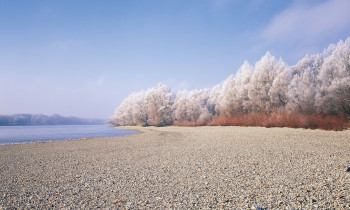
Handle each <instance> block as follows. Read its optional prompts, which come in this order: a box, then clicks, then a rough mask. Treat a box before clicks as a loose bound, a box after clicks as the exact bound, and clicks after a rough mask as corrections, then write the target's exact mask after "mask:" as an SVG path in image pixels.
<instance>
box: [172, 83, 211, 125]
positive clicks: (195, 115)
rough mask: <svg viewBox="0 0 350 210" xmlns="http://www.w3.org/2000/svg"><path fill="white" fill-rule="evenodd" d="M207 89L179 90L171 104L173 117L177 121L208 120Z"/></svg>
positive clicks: (202, 122) (201, 122) (201, 121)
mask: <svg viewBox="0 0 350 210" xmlns="http://www.w3.org/2000/svg"><path fill="white" fill-rule="evenodd" d="M209 94H210V91H209V90H208V89H202V90H193V91H187V90H183V91H179V92H178V94H177V97H176V99H175V102H174V105H173V112H174V118H175V120H176V121H177V122H179V123H187V122H193V123H199V124H205V123H207V122H209V120H210V117H211V115H210V113H209V111H208V106H207V105H208V99H209Z"/></svg>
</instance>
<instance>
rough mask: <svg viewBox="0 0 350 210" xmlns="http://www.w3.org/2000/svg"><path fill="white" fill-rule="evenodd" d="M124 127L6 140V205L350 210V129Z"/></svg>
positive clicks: (1, 156) (0, 161) (0, 202)
mask: <svg viewBox="0 0 350 210" xmlns="http://www.w3.org/2000/svg"><path fill="white" fill-rule="evenodd" d="M122 128H132V129H137V130H139V131H141V132H142V133H140V134H136V135H133V136H125V137H112V138H96V139H86V140H74V141H62V142H47V143H35V144H22V145H4V146H0V178H1V179H0V195H1V197H0V208H1V207H2V208H6V207H19V208H31V207H35V208H50V207H51V208H52V207H53V208H65V207H75V208H88V207H91V208H97V207H102V208H115V207H120V208H155V207H162V208H189V207H195V208H200V207H201V208H206V207H214V208H219V207H228V208H232V207H237V208H250V207H252V206H253V205H257V206H259V207H262V208H265V207H266V208H286V207H299V208H310V207H322V208H323V207H324V208H328V207H329V208H346V207H347V208H349V207H350V195H349V194H348V192H349V190H350V184H349V180H350V172H346V171H345V168H344V165H350V150H349V148H350V130H345V131H340V132H334V131H321V130H304V129H289V128H260V127H162V128H155V127H146V128H142V127H122Z"/></svg>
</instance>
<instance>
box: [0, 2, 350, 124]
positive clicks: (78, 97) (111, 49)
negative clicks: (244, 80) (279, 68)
mask: <svg viewBox="0 0 350 210" xmlns="http://www.w3.org/2000/svg"><path fill="white" fill-rule="evenodd" d="M349 10H350V1H348V0H289V1H288V0H284V1H280V0H128V1H124V0H113V1H112V0H111V1H107V0H101V1H95V0H75V1H71V0H50V1H48V0H31V1H27V0H13V1H12V0H0V85H1V87H0V114H16V113H31V114H39V113H42V114H47V115H51V114H61V115H64V116H77V117H85V118H104V119H106V118H108V117H110V116H112V115H113V113H114V110H115V109H116V108H117V107H118V106H119V105H120V104H121V102H122V101H123V99H124V98H126V97H127V96H128V95H129V94H130V93H132V92H137V91H140V90H146V89H148V88H151V87H154V86H157V84H158V83H163V84H166V85H168V87H170V88H171V89H172V90H173V91H174V92H177V91H179V90H182V89H188V90H193V89H199V88H211V87H212V86H214V85H216V84H218V83H220V82H221V81H223V80H224V79H226V78H227V77H228V76H229V75H231V74H235V73H236V71H237V70H238V68H239V67H240V66H241V65H242V64H243V62H244V61H245V60H247V61H248V62H249V63H250V64H252V65H255V63H256V62H257V61H258V60H259V59H260V58H261V57H262V56H263V55H264V54H265V53H266V51H269V52H270V53H271V54H272V55H274V56H275V57H277V58H282V59H283V60H284V61H285V62H286V63H287V64H288V65H290V66H293V65H295V64H296V63H297V62H298V60H300V59H301V58H303V57H304V56H305V55H306V54H314V53H318V52H322V50H323V49H324V48H327V47H328V45H329V44H331V43H337V42H338V41H339V40H345V39H346V38H347V37H349V36H350V12H348V11H349Z"/></svg>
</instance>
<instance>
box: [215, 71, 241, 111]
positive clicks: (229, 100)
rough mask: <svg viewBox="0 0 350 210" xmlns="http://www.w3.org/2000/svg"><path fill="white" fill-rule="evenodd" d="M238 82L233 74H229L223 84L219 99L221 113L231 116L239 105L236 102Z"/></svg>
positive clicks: (218, 107) (218, 108) (218, 106)
mask: <svg viewBox="0 0 350 210" xmlns="http://www.w3.org/2000/svg"><path fill="white" fill-rule="evenodd" d="M236 94H237V91H236V82H235V79H234V77H233V75H231V76H229V77H228V78H227V79H226V80H225V81H224V82H223V84H222V87H221V91H220V94H219V97H218V101H217V107H216V109H217V111H218V113H220V115H224V116H228V117H231V116H233V115H234V114H235V110H237V108H238V106H237V104H236V100H235V99H236V98H237V96H236Z"/></svg>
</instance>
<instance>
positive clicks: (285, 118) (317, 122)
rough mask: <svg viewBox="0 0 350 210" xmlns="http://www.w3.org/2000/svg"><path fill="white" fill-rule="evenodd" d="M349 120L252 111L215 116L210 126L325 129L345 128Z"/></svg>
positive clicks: (338, 117) (337, 117)
mask: <svg viewBox="0 0 350 210" xmlns="http://www.w3.org/2000/svg"><path fill="white" fill-rule="evenodd" d="M346 124H347V120H346V118H345V117H343V116H323V115H310V116H303V115H300V114H295V113H290V112H280V111H276V112H273V113H271V114H266V113H252V114H242V115H237V116H234V117H227V116H219V117H217V118H214V119H213V120H212V121H211V122H210V123H208V125H210V126H262V127H267V128H270V127H289V128H306V129H323V130H335V131H340V130H343V129H344V127H345V126H346Z"/></svg>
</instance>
